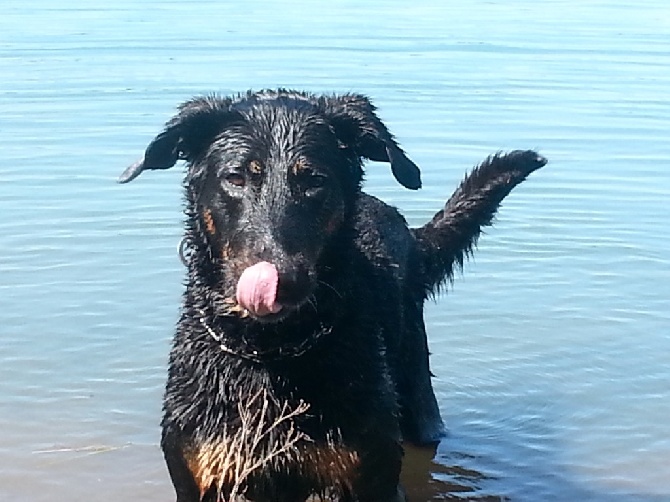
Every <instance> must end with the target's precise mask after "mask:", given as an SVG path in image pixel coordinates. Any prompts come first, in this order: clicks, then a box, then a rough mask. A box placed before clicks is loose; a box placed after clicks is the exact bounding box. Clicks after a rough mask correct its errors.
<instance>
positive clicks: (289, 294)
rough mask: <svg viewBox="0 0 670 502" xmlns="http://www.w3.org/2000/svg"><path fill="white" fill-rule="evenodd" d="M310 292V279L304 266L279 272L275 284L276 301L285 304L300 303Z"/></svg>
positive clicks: (293, 304)
mask: <svg viewBox="0 0 670 502" xmlns="http://www.w3.org/2000/svg"><path fill="white" fill-rule="evenodd" d="M311 293H312V281H311V280H310V276H309V273H308V271H307V270H306V269H305V268H304V267H298V268H295V269H291V270H288V271H283V272H280V273H279V283H278V284H277V302H278V303H280V304H281V305H285V306H289V307H290V306H296V305H300V304H302V303H303V302H304V301H305V299H306V298H307V297H308V296H309V295H310V294H311Z"/></svg>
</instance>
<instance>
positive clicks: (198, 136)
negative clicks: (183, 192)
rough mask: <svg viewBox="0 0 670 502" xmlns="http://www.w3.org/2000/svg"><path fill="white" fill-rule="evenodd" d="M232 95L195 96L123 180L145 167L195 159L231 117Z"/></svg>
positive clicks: (164, 165)
mask: <svg viewBox="0 0 670 502" xmlns="http://www.w3.org/2000/svg"><path fill="white" fill-rule="evenodd" d="M231 103H232V101H231V100H230V99H228V98H219V97H216V96H206V97H200V98H194V99H192V100H189V101H187V102H186V103H184V104H182V105H181V106H180V107H179V113H177V115H175V116H174V117H173V118H172V119H170V121H168V123H167V124H166V125H165V129H164V130H163V131H162V132H161V133H160V134H159V135H158V136H156V137H155V138H154V139H153V140H152V141H151V143H149V146H147V149H146V151H145V152H144V157H143V158H142V159H141V160H139V161H137V162H135V163H134V164H132V165H130V166H129V167H128V168H127V169H126V170H125V171H123V173H122V174H121V176H119V179H118V181H119V183H128V182H129V181H132V180H134V179H135V178H137V177H138V176H139V175H140V174H141V173H142V171H144V170H145V169H169V168H171V167H172V166H174V165H175V164H176V163H177V160H179V159H185V160H187V161H192V160H194V159H195V158H197V156H198V155H199V154H200V153H201V152H202V151H203V150H204V149H205V148H206V147H207V145H208V144H209V143H210V142H211V140H212V139H213V138H214V136H216V134H217V133H218V132H220V131H221V129H222V127H223V126H224V125H225V124H226V123H227V122H228V121H229V120H230V118H231V116H232V114H231V111H230V105H231Z"/></svg>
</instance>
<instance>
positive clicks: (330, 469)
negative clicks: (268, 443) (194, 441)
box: [184, 443, 360, 497]
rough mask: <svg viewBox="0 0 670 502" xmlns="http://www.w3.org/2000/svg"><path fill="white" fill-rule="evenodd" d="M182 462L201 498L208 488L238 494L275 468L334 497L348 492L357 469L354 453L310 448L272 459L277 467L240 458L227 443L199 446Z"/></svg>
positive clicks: (347, 450)
mask: <svg viewBox="0 0 670 502" xmlns="http://www.w3.org/2000/svg"><path fill="white" fill-rule="evenodd" d="M278 448H279V446H278ZM184 458H185V460H186V463H187V465H188V468H189V470H190V471H191V474H192V475H193V478H194V479H195V482H196V484H197V486H198V489H199V490H200V496H201V497H203V496H204V495H205V494H206V493H207V492H208V491H209V490H210V489H211V488H212V487H216V489H217V491H219V492H221V491H222V488H223V487H226V488H227V490H233V491H234V492H235V493H238V494H239V493H241V492H242V491H243V483H244V482H245V481H246V480H247V478H248V476H249V475H252V474H258V473H259V471H260V472H262V471H266V475H267V476H269V477H271V476H272V473H273V471H274V470H275V469H279V468H280V469H281V472H283V473H284V474H285V473H294V474H295V475H296V476H301V477H304V478H306V479H307V480H309V481H310V482H311V484H312V485H313V487H314V490H315V492H323V491H325V490H328V489H330V490H334V491H335V492H336V493H343V492H350V491H351V490H352V486H353V483H354V481H355V479H356V476H357V472H358V468H359V466H360V458H359V456H358V453H357V452H355V451H353V450H350V449H348V448H345V447H342V446H315V445H311V444H308V445H306V446H303V447H301V448H298V451H296V452H295V453H294V454H293V455H287V456H285V457H282V458H275V460H278V464H279V465H277V463H275V462H270V463H267V462H264V461H263V460H262V459H258V458H241V457H240V452H239V450H237V449H236V448H235V446H233V445H231V444H227V443H220V444H216V445H203V446H201V447H200V448H198V449H197V450H196V449H194V450H191V451H189V452H187V453H186V454H185V455H184ZM249 467H251V469H249Z"/></svg>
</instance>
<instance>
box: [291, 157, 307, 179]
mask: <svg viewBox="0 0 670 502" xmlns="http://www.w3.org/2000/svg"><path fill="white" fill-rule="evenodd" d="M306 167H307V165H306V164H305V163H304V162H303V161H302V160H298V161H297V162H296V163H295V164H293V167H292V168H291V172H292V173H293V174H295V175H297V174H298V173H299V172H301V171H303V170H304V169H305V168H306Z"/></svg>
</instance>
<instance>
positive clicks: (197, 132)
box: [121, 90, 546, 502]
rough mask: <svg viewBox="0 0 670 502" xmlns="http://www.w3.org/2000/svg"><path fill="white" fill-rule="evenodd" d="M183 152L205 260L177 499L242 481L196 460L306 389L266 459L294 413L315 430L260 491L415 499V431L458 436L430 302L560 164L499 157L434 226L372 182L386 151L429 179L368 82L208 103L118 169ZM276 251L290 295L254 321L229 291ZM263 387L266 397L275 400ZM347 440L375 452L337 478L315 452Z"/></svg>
mask: <svg viewBox="0 0 670 502" xmlns="http://www.w3.org/2000/svg"><path fill="white" fill-rule="evenodd" d="M180 158H181V159H184V160H186V162H187V166H188V171H187V175H186V178H185V183H184V188H185V193H186V216H187V218H186V238H187V240H188V244H189V248H190V254H189V256H190V260H189V264H188V279H187V287H186V292H185V294H184V303H183V308H182V313H181V317H180V320H179V323H178V326H177V333H176V336H175V339H174V345H173V349H172V352H171V355H170V363H169V374H168V382H167V388H166V393H165V400H164V418H163V422H162V426H163V439H162V447H163V450H164V453H165V458H166V461H167V464H168V468H169V471H170V474H171V476H172V480H173V483H174V485H175V489H176V492H177V498H178V500H179V501H180V502H194V501H197V500H200V497H201V492H202V494H204V498H205V499H206V500H210V501H213V500H217V497H224V498H225V497H226V496H227V495H228V493H230V490H231V489H232V487H231V486H230V483H220V485H221V486H216V483H215V484H214V485H212V486H210V487H204V488H203V487H198V486H197V483H196V481H195V479H194V477H193V474H192V472H191V470H189V465H191V464H189V462H192V455H193V454H192V452H193V451H199V450H198V449H199V448H200V449H202V448H206V447H211V446H212V445H216V444H221V442H222V441H224V440H225V437H230V435H231V434H232V433H233V432H235V431H237V430H239V427H240V405H241V406H242V407H245V406H250V407H252V408H253V410H252V411H253V412H254V413H261V411H262V412H263V413H264V414H265V419H266V421H267V422H271V421H272V420H274V419H276V418H277V417H278V416H279V414H280V413H281V408H282V406H287V407H288V409H295V408H296V407H298V406H299V405H300V403H301V402H304V403H308V404H309V409H308V410H307V411H306V412H304V413H301V414H300V415H298V416H297V417H295V419H294V420H293V421H292V422H291V421H289V422H286V423H282V424H281V426H280V427H277V428H276V429H273V430H271V431H268V432H267V434H266V436H265V437H264V439H263V441H262V442H261V447H260V448H259V450H257V451H254V452H253V453H252V454H251V455H253V456H257V457H259V458H260V457H261V456H262V454H261V449H265V450H264V451H268V450H271V449H272V448H276V447H277V445H278V444H279V443H281V442H282V441H286V439H287V438H289V437H290V426H291V425H293V427H294V431H298V432H299V433H300V434H301V435H302V436H301V437H302V439H301V440H300V441H298V442H297V443H296V444H295V445H294V446H293V447H292V448H291V449H290V450H289V451H288V452H287V453H285V454H283V455H278V456H277V457H275V458H273V459H271V460H270V461H268V462H264V463H263V462H261V465H260V466H259V467H258V468H257V469H255V470H254V471H253V472H252V473H251V474H250V475H249V477H248V478H246V480H245V482H244V483H243V486H242V489H243V490H245V492H246V495H247V497H249V498H250V499H251V500H255V501H286V502H289V501H290V502H295V501H300V500H304V499H305V498H306V497H307V496H308V495H309V494H317V495H318V494H322V495H324V496H325V495H328V494H330V495H333V494H334V495H335V496H338V497H339V499H340V500H342V501H354V500H358V501H361V502H365V501H397V500H402V499H403V496H402V494H401V491H400V490H399V488H398V476H399V472H400V467H401V460H402V447H401V441H402V440H407V441H412V442H415V443H422V444H423V443H432V442H436V441H438V440H439V438H440V437H441V436H442V435H443V433H444V427H443V424H442V421H441V419H440V416H439V411H438V406H437V403H436V400H435V397H434V394H433V390H432V386H431V382H430V371H429V365H428V346H427V340H426V333H425V327H424V321H423V303H424V301H425V300H426V298H427V297H428V296H429V295H431V294H432V293H433V292H434V291H435V290H436V288H438V287H439V286H440V284H443V283H444V282H445V281H448V280H451V278H452V277H453V273H454V270H455V269H458V268H459V267H461V266H462V264H463V261H464V259H465V258H466V257H467V256H468V255H469V254H470V253H471V252H472V249H473V247H474V245H475V244H476V241H477V238H478V236H479V234H480V231H481V228H482V227H484V226H487V225H490V224H491V222H492V219H493V217H494V214H495V213H496V210H497V208H498V206H499V204H500V203H501V201H502V200H503V199H504V198H505V196H506V195H507V194H509V192H510V191H511V190H512V189H513V188H514V187H515V186H516V185H517V184H519V183H521V182H522V181H523V180H524V179H525V178H526V177H527V176H528V175H529V174H530V173H531V172H533V171H534V170H536V169H538V168H540V167H541V166H543V165H544V164H545V162H546V161H545V160H544V159H543V158H542V157H540V156H538V155H537V154H536V153H534V152H532V151H516V152H512V153H510V154H507V155H501V154H500V155H495V156H492V157H490V158H488V159H487V160H486V161H484V162H483V163H482V164H481V165H480V166H478V167H477V168H476V169H475V170H474V171H472V173H470V175H469V176H467V177H466V179H465V180H464V181H463V183H462V184H461V185H460V186H459V187H458V189H457V190H456V192H455V193H454V194H453V195H452V197H451V198H450V199H449V201H448V202H447V204H446V206H445V208H444V209H443V210H442V211H440V212H439V213H437V214H436V215H435V217H434V218H433V220H432V221H431V222H429V223H428V224H426V225H425V226H423V227H421V228H418V229H409V228H408V227H407V224H406V222H405V220H404V218H403V217H402V216H401V215H400V214H399V213H398V212H397V210H396V209H395V208H393V207H391V206H388V205H387V204H385V203H383V202H381V201H380V200H378V199H376V198H375V197H372V196H370V195H367V194H365V193H363V192H362V191H361V190H360V186H361V182H362V176H363V169H362V159H363V158H367V159H373V160H378V161H384V162H389V163H390V164H391V167H392V170H393V174H394V176H395V177H396V179H397V180H398V181H399V182H400V183H402V184H403V185H405V186H406V187H408V188H412V189H416V188H418V187H419V186H420V178H419V170H418V168H417V167H416V166H415V165H414V164H413V163H412V162H411V161H410V160H409V159H408V158H407V157H406V156H405V154H404V153H403V151H402V150H401V149H400V148H399V147H398V145H397V144H396V143H395V141H394V140H393V137H392V136H391V135H390V133H389V132H388V131H387V130H386V127H385V126H384V125H383V124H382V123H381V121H380V120H379V119H378V117H377V116H376V114H375V109H374V107H373V106H372V105H371V104H370V102H369V101H368V99H367V98H365V97H364V96H360V95H345V96H314V95H310V94H304V93H298V92H292V91H284V90H279V91H263V92H260V93H247V94H245V95H241V96H237V97H234V98H219V97H214V96H211V97H203V98H196V99H193V100H191V101H189V102H187V103H185V104H184V105H182V106H181V108H180V110H179V113H178V114H177V115H176V116H175V117H174V118H173V119H172V120H171V121H170V122H168V124H167V126H166V128H165V130H164V131H163V132H162V133H161V134H159V135H158V136H157V137H156V138H155V139H154V141H153V142H152V143H151V144H150V145H149V147H148V148H147V151H146V153H145V156H144V158H143V159H142V161H140V162H138V163H136V164H134V165H133V166H131V167H130V168H129V169H128V170H127V171H126V173H124V175H122V178H121V181H129V180H131V179H133V178H134V177H136V176H137V175H138V174H139V173H140V172H141V171H142V170H143V169H166V168H169V167H171V166H173V165H174V164H175V163H176V162H177V160H178V159H180ZM207 214H209V215H210V216H207ZM262 260H264V261H269V262H271V263H273V264H275V265H276V267H277V269H278V270H279V275H280V278H279V292H278V300H279V301H280V302H281V303H282V304H284V305H285V308H284V309H283V310H282V311H281V312H280V313H279V314H276V315H270V316H268V317H263V318H259V319H255V318H253V317H250V316H246V317H245V316H244V313H243V312H240V311H239V309H235V305H234V302H233V301H232V300H231V299H232V298H234V295H235V285H236V284H237V280H238V279H239V276H240V274H241V272H242V271H243V270H244V269H245V268H246V267H249V266H250V265H253V264H254V263H257V262H259V261H262ZM215 337H216V338H219V339H220V341H217V340H216V339H215ZM297 348H301V350H302V352H304V353H301V351H299V350H297ZM253 396H264V397H267V399H265V401H266V403H267V407H266V408H263V409H261V400H253V399H252V398H253ZM226 434H228V436H225V435H226ZM338 447H344V448H345V449H347V451H353V452H355V454H356V455H357V457H358V458H359V459H360V465H359V466H357V468H356V474H355V475H352V476H351V479H349V480H348V481H347V480H345V481H343V482H341V483H337V484H336V485H335V486H327V483H329V481H328V480H325V479H324V478H323V476H320V475H315V474H314V473H313V472H311V471H309V469H306V468H305V466H304V464H305V459H304V458H302V459H301V456H304V455H306V453H305V452H306V451H308V449H309V448H316V449H323V450H328V449H330V451H334V450H335V449H337V448H338ZM320 451H321V450H320ZM189 455H190V456H189ZM189 459H191V460H189ZM308 471H309V472H308ZM219 488H220V489H221V491H220V493H218V492H219ZM201 489H202V490H201Z"/></svg>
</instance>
